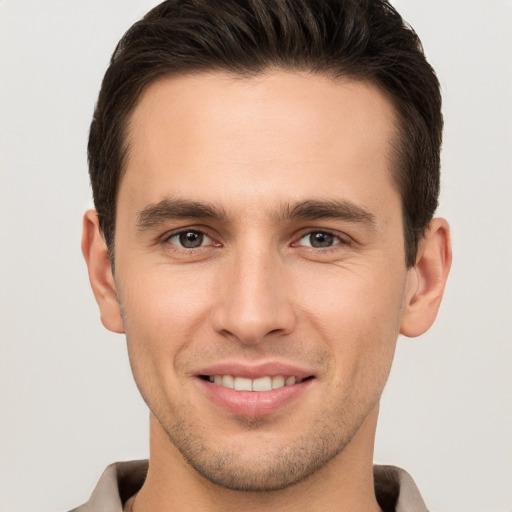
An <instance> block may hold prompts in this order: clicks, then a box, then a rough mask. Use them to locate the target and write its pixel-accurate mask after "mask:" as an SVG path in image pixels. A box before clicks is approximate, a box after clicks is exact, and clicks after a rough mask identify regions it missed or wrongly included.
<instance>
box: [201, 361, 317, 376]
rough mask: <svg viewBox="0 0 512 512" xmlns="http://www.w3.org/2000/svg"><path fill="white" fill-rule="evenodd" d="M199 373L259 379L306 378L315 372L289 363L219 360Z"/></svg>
mask: <svg viewBox="0 0 512 512" xmlns="http://www.w3.org/2000/svg"><path fill="white" fill-rule="evenodd" d="M197 375H208V376H210V375H212V376H214V375H232V376H234V377H245V378H247V379H258V378H260V377H267V376H268V377H276V376H278V375H282V376H284V377H292V376H293V377H296V378H298V379H305V378H306V377H312V376H313V372H312V371H311V370H308V369H306V368H303V367H300V366H296V365H293V364H288V363H280V362H272V361H270V362H262V363H255V364H247V363H241V362H219V363H214V364H212V365H209V366H205V367H204V368H201V369H200V370H199V371H198V372H197Z"/></svg>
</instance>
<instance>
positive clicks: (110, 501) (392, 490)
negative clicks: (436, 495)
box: [69, 460, 428, 512]
mask: <svg viewBox="0 0 512 512" xmlns="http://www.w3.org/2000/svg"><path fill="white" fill-rule="evenodd" d="M147 470H148V461H147V460H134V461H129V462H116V463H115V464H111V465H110V466H108V467H107V469H106V470H105V471H104V472H103V475H102V476H101V478H100V480H99V482H98V484H97V485H96V487H95V489H94V491H93V493H92V494H91V497H90V499H89V501H88V502H87V503H85V504H84V505H82V506H80V507H78V508H74V509H73V510H70V511H69V512H123V506H124V503H125V502H126V500H128V498H130V497H131V496H133V495H134V494H135V493H136V492H138V491H139V489H140V488H141V487H142V484H143V483H144V480H145V478H146V473H147ZM373 475H374V480H375V495H376V497H377V501H378V503H379V505H380V507H381V508H382V510H384V512H428V510H427V507H426V505H425V502H424V501H423V498H422V497H421V495H420V493H419V491H418V488H417V487H416V484H415V483H414V481H413V479H412V478H411V476H410V475H409V473H407V472H406V471H404V470H403V469H400V468H397V467H396V466H379V465H375V466H374V467H373Z"/></svg>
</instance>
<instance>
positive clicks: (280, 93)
mask: <svg viewBox="0 0 512 512" xmlns="http://www.w3.org/2000/svg"><path fill="white" fill-rule="evenodd" d="M395 125H396V123H395V112H394V109H393V106H392V104H391V102H390V101H389V100H388V99H387V98H386V96H385V95H384V94H383V93H382V92H381V91H380V90H379V89H378V88H377V87H375V86H374V85H372V84H370V83H367V82H361V81H350V80H346V79H345V80H341V79H340V80H333V79H331V78H328V77H324V76H319V75H315V74H305V73H304V74H301V73H296V72H284V71H272V72H267V73H265V74H262V75H258V76H255V77H251V78H243V77H240V76H233V75H229V74H226V73H207V74H194V75H187V76H180V77H170V78H165V79H160V80H158V81H156V82H154V83H153V84H151V85H150V86H149V87H148V88H147V89H146V90H145V92H144V93H143V95H142V97H141V99H140V101H139V103H138V105H137V106H136V108H135V109H134V111H133V113H132V115H131V117H130V119H129V124H128V128H129V129H128V147H129V153H128V159H127V166H126V173H125V176H124V177H123V180H122V182H121V184H120V191H119V194H120V195H121V194H125V193H128V194H130V196H131V197H130V198H129V200H130V201H132V202H139V201H141V202H142V201H146V202H157V201H159V200H161V199H162V198H163V197H165V196H169V195H178V196H185V197H187V198H190V199H193V200H196V199H197V200H201V199H202V197H200V196H201V194H204V193H205V192H207V193H209V194H210V195H211V194H212V193H213V191H216V193H217V198H218V199H219V200H226V201H229V203H230V205H231V206H232V207H233V208H236V207H241V208H250V207H251V205H252V206H254V207H255V208H257V209H259V208H260V207H261V206H262V199H263V198H265V201H264V202H266V201H267V200H268V201H271V200H279V201H281V202H282V201H283V199H284V200H285V201H286V200H301V199H304V198H306V199H308V198H310V197H311V196H319V195H320V196H322V197H327V196H333V197H331V198H332V199H338V198H339V197H340V195H341V196H346V195H348V196H350V194H352V195H353V194H354V193H355V191H356V190H357V189H358V190H359V192H361V191H364V190H366V191H367V192H368V193H370V192H371V191H372V190H374V195H375V194H379V189H380V192H382V188H383V187H387V188H389V187H392V183H393V180H392V179H391V173H390V169H391V165H392V139H393V138H394V136H395ZM377 178H378V179H377ZM334 185H335V186H334ZM258 194H259V195H258ZM363 195H364V194H363ZM370 195H371V194H370ZM306 196H309V197H306ZM257 197H259V199H260V200H259V202H258V203H256V202H255V201H256V199H255V198H257ZM142 198H143V199H142ZM349 198H350V197H349ZM253 199H254V200H253ZM352 199H354V200H356V201H357V200H358V198H357V197H356V198H354V197H352ZM363 199H364V197H361V198H360V200H363Z"/></svg>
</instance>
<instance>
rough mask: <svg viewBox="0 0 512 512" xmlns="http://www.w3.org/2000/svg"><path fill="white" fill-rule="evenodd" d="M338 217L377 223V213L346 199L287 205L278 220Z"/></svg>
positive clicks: (356, 221)
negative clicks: (374, 213)
mask: <svg viewBox="0 0 512 512" xmlns="http://www.w3.org/2000/svg"><path fill="white" fill-rule="evenodd" d="M281 219H290V220H316V219H337V220H344V221H348V222H354V223H361V224H367V225H369V226H374V225H375V215H373V214H372V213H370V212H369V211H368V210H367V209H366V208H365V207H364V206H361V205H358V204H355V203H353V202H351V201H347V200H345V199H341V200H340V199H335V200H328V201H317V200H306V201H300V202H297V203H295V204H290V205H286V206H285V207H284V208H283V209H282V211H281V213H280V214H279V215H278V216H277V218H276V220H277V221H279V220H281Z"/></svg>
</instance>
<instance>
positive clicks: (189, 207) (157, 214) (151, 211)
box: [137, 198, 228, 231]
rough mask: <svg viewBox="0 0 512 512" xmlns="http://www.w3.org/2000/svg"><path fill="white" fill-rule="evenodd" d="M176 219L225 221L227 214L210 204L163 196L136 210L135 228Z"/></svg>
mask: <svg viewBox="0 0 512 512" xmlns="http://www.w3.org/2000/svg"><path fill="white" fill-rule="evenodd" d="M176 219H209V220H217V221H222V222H226V221H227V220H228V216H227V214H226V212H225V211H224V209H222V208H219V207H218V206H215V205H212V204H207V203H201V202H198V201H189V200H186V199H172V198H165V199H162V201H160V202H158V203H156V204H150V205H148V206H146V207H145V208H143V209H142V210H141V211H140V212H138V214H137V228H138V229H139V230H141V231H142V230H145V229H150V228H153V227H155V226H158V225H159V224H161V223H162V222H165V221H167V220H176Z"/></svg>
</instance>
